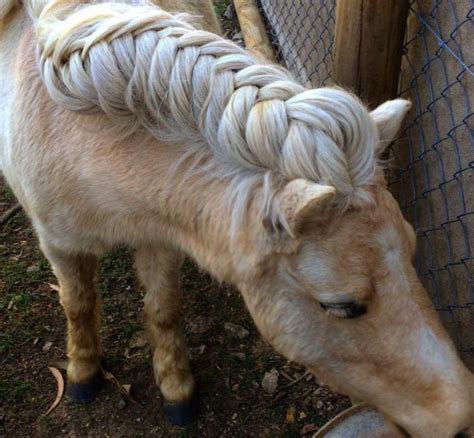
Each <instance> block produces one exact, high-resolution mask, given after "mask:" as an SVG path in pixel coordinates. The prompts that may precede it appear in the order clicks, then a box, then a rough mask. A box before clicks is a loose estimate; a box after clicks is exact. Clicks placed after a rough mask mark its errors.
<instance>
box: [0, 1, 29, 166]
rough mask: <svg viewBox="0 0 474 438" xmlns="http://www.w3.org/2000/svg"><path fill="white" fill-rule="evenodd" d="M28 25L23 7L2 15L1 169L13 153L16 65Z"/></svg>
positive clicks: (0, 80) (0, 42)
mask: <svg viewBox="0 0 474 438" xmlns="http://www.w3.org/2000/svg"><path fill="white" fill-rule="evenodd" d="M2 12H3V11H2ZM27 26H28V18H27V17H26V13H25V11H24V10H23V9H17V10H10V11H9V13H6V16H5V17H4V19H2V18H1V17H0V170H1V169H3V168H4V167H5V161H6V160H7V159H9V157H10V156H11V153H12V151H11V144H12V138H11V136H12V132H11V131H12V118H13V114H12V107H13V100H14V95H15V77H16V74H15V70H16V69H15V66H16V62H17V56H18V55H19V53H18V52H19V51H18V47H19V45H20V39H21V35H22V31H23V30H24V29H25V28H26V27H27Z"/></svg>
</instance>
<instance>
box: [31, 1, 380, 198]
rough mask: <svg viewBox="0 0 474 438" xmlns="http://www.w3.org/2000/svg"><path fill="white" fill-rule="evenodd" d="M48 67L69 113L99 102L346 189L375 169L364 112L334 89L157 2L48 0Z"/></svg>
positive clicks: (289, 173) (229, 154)
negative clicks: (309, 83) (300, 78)
mask: <svg viewBox="0 0 474 438" xmlns="http://www.w3.org/2000/svg"><path fill="white" fill-rule="evenodd" d="M37 35H38V48H39V55H40V56H39V59H40V68H41V74H42V77H43V80H44V83H45V84H46V87H47V89H48V91H49V93H50V95H51V97H52V98H53V99H54V100H55V101H56V102H57V103H58V104H60V105H62V106H64V107H66V108H68V109H69V110H72V111H80V112H91V111H97V110H99V109H100V110H102V111H104V112H105V113H107V114H108V115H109V116H110V117H112V118H113V119H118V120H119V121H120V123H123V124H126V125H128V126H134V125H136V124H138V123H139V124H141V125H144V126H145V127H146V128H147V129H148V130H149V131H150V132H151V133H152V134H153V135H154V136H155V137H156V138H158V139H161V140H167V141H187V140H192V139H195V138H196V136H201V137H202V138H203V139H204V140H205V141H206V142H207V143H208V144H209V146H210V148H211V150H212V151H213V153H214V155H215V156H217V157H218V158H220V159H222V160H225V161H226V162H233V163H236V164H238V165H240V166H243V167H245V168H248V169H257V170H268V169H274V170H277V171H278V172H279V173H281V174H283V175H284V176H285V177H286V178H288V179H294V178H300V177H304V178H308V179H311V180H313V181H322V182H325V183H329V184H333V185H334V186H336V188H337V189H338V190H339V192H340V193H341V194H346V195H349V194H351V193H353V192H354V190H355V189H356V188H357V187H360V186H362V185H364V184H367V183H369V182H370V181H371V179H372V178H373V173H374V169H375V166H376V162H375V152H374V148H375V142H376V133H375V127H374V124H373V122H372V121H371V119H370V117H369V115H368V112H367V110H366V109H365V107H364V106H363V105H362V104H361V103H360V101H359V100H358V99H357V98H355V97H354V96H353V95H351V94H349V93H347V92H345V91H343V90H339V89H335V88H320V89H313V90H307V89H305V88H304V87H303V86H302V85H301V84H299V83H298V82H297V81H295V80H294V79H293V78H292V76H291V74H290V73H289V72H288V71H286V70H285V69H283V68H280V67H277V66H274V65H263V64H258V63H257V61H256V60H255V59H254V58H252V57H251V56H250V55H249V54H248V53H247V52H246V51H245V50H243V49H241V48H240V47H238V46H237V45H236V44H234V43H232V42H231V41H228V40H225V39H223V38H221V37H219V36H217V35H214V34H212V33H209V32H205V31H200V30H196V29H195V28H194V27H193V26H192V25H191V24H189V23H187V22H186V21H185V20H184V17H183V16H179V15H174V16H173V15H171V14H169V13H167V12H165V11H163V10H161V9H159V8H157V7H156V6H152V5H148V4H143V5H138V6H132V5H127V4H123V3H100V4H77V3H76V4H73V5H71V4H70V2H68V3H66V2H63V1H58V0H55V1H52V2H50V3H49V4H48V5H47V6H46V7H45V8H44V10H43V11H42V13H41V15H40V16H39V18H38V20H37Z"/></svg>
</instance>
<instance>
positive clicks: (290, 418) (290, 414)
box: [286, 406, 295, 424]
mask: <svg viewBox="0 0 474 438" xmlns="http://www.w3.org/2000/svg"><path fill="white" fill-rule="evenodd" d="M286 422H287V423H288V424H292V423H294V422H295V408H294V407H293V406H290V407H289V408H288V409H287V410H286Z"/></svg>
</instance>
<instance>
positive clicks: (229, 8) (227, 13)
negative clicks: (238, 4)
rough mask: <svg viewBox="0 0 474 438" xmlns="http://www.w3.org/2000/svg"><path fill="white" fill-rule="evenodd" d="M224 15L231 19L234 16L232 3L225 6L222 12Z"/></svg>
mask: <svg viewBox="0 0 474 438" xmlns="http://www.w3.org/2000/svg"><path fill="white" fill-rule="evenodd" d="M224 17H225V18H227V19H228V20H233V19H234V17H235V9H234V5H233V4H232V3H231V4H230V5H229V6H227V9H226V10H225V12H224Z"/></svg>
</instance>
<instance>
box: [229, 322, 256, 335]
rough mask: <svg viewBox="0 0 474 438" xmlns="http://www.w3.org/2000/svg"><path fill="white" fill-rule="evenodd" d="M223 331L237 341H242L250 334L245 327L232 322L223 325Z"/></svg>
mask: <svg viewBox="0 0 474 438" xmlns="http://www.w3.org/2000/svg"><path fill="white" fill-rule="evenodd" d="M224 329H225V331H226V332H227V333H229V335H231V336H232V337H234V338H238V339H244V338H246V337H247V336H248V335H249V334H250V332H249V331H248V330H247V329H246V328H245V327H242V326H241V325H238V324H234V323H232V322H226V323H225V324H224Z"/></svg>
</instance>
